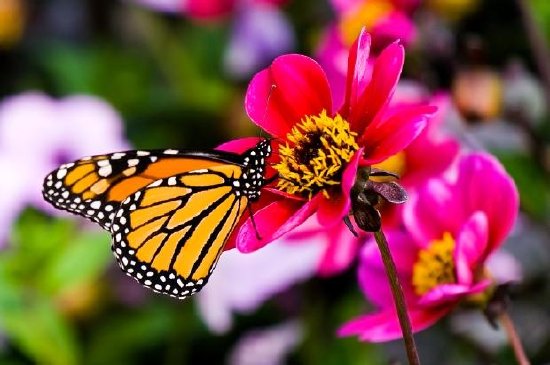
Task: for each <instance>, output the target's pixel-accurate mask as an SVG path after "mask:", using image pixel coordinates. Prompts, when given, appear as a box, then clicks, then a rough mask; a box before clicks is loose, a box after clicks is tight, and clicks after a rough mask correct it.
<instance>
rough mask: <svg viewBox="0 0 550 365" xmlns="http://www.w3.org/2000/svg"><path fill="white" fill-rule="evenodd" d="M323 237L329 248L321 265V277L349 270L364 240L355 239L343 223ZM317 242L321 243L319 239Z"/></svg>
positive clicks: (319, 270) (327, 231)
mask: <svg viewBox="0 0 550 365" xmlns="http://www.w3.org/2000/svg"><path fill="white" fill-rule="evenodd" d="M323 236H324V239H325V240H326V247H327V248H326V250H325V252H324V254H323V257H322V258H321V260H320V263H319V269H318V272H319V275H321V276H332V275H336V274H339V273H341V272H342V271H344V270H346V269H347V268H349V267H350V265H351V263H352V262H353V261H354V260H355V258H356V257H357V252H358V250H359V247H360V245H361V242H362V239H360V238H358V237H355V236H354V235H353V234H352V233H351V232H350V230H349V228H348V227H347V226H346V225H345V224H344V223H343V222H340V224H338V225H337V226H335V227H334V228H331V229H328V230H326V232H325V233H323ZM316 240H317V241H320V239H317V238H316Z"/></svg>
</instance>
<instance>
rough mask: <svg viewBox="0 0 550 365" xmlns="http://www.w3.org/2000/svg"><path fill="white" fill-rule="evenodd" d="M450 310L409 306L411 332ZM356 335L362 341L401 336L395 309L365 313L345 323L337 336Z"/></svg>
mask: <svg viewBox="0 0 550 365" xmlns="http://www.w3.org/2000/svg"><path fill="white" fill-rule="evenodd" d="M451 310H452V307H447V306H443V307H440V308H430V309H417V308H409V316H410V319H411V325H412V329H413V332H419V331H422V330H424V329H426V328H428V327H430V326H431V325H433V324H434V323H435V322H437V321H438V320H439V319H440V318H442V317H443V316H445V315H446V314H447V313H449V312H450V311H451ZM354 335H355V336H358V337H359V339H360V340H362V341H369V342H385V341H391V340H396V339H399V338H401V337H402V336H403V335H402V332H401V327H400V325H399V319H398V318H397V314H396V313H395V309H393V308H391V309H390V308H388V309H386V310H383V311H380V312H376V313H373V314H367V315H364V316H361V317H357V318H355V319H353V320H351V321H349V322H347V323H345V324H344V325H343V326H342V327H340V329H339V330H338V336H342V337H343V336H354Z"/></svg>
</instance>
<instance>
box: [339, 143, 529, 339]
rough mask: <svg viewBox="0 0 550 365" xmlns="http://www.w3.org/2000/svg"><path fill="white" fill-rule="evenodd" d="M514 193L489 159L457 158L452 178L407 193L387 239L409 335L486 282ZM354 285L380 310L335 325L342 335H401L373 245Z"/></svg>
mask: <svg viewBox="0 0 550 365" xmlns="http://www.w3.org/2000/svg"><path fill="white" fill-rule="evenodd" d="M518 208H519V201H518V192H517V189H516V187H515V184H514V182H513V180H512V179H511V177H510V176H508V175H507V173H506V171H505V170H504V168H503V167H502V166H501V165H500V163H499V162H498V161H497V160H496V159H495V158H494V157H492V156H490V155H487V154H483V153H479V154H470V155H467V156H464V157H462V158H461V159H460V161H459V164H458V166H457V171H456V176H455V179H454V180H451V179H450V178H448V179H445V180H444V179H433V180H430V181H428V182H427V183H426V184H425V185H424V186H423V187H421V188H419V189H418V190H417V191H416V192H415V193H413V194H412V196H411V199H410V201H409V203H408V204H407V205H406V207H405V209H404V213H403V214H404V219H403V221H404V225H405V228H404V229H403V230H397V229H393V230H388V231H386V235H387V237H388V242H389V245H390V249H391V251H392V253H393V256H394V260H395V262H396V265H397V270H398V275H399V276H400V280H401V284H402V286H403V290H404V293H405V297H406V301H407V304H408V310H409V315H410V317H411V321H412V326H413V331H415V332H416V331H420V330H423V329H425V328H427V327H429V326H431V325H432V324H434V323H435V322H436V321H437V320H439V319H440V318H441V317H443V316H445V315H446V314H447V313H449V312H450V311H451V310H453V308H454V307H455V306H456V305H457V304H458V303H459V302H460V301H462V300H463V299H466V298H467V297H468V296H470V295H472V294H476V293H480V292H482V291H484V290H485V289H486V288H487V287H488V286H489V285H490V284H491V280H490V279H489V276H488V275H490V274H487V273H486V267H485V264H486V260H487V258H488V256H489V255H490V254H491V253H493V252H494V251H495V250H496V249H497V248H498V247H500V245H501V244H502V242H503V241H504V239H505V238H506V236H507V235H508V233H509V232H510V230H511V228H512V226H513V224H514V221H515V219H516V217H517V213H518ZM359 282H360V285H361V287H362V289H363V291H364V293H365V295H366V297H367V298H368V299H369V300H371V301H372V302H373V303H374V304H375V305H376V306H377V307H378V311H377V312H375V313H372V314H367V315H364V316H361V317H358V318H356V319H354V320H352V321H350V322H348V323H346V324H345V325H344V326H343V327H341V328H340V330H339V334H340V335H341V336H351V335H356V336H358V337H359V338H360V339H361V340H366V341H373V342H380V341H388V340H392V339H397V338H399V337H401V330H400V326H399V322H398V319H397V316H396V312H395V307H394V304H393V299H392V296H391V293H390V289H389V285H388V281H387V277H386V273H385V270H384V265H383V264H382V259H381V257H380V253H379V250H378V248H377V246H376V244H375V243H374V242H372V241H371V242H369V243H368V244H367V245H366V246H365V248H364V250H363V252H362V257H361V264H360V268H359Z"/></svg>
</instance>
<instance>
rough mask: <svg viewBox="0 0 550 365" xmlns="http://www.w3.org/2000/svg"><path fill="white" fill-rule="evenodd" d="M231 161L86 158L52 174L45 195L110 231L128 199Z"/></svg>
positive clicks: (159, 155)
mask: <svg viewBox="0 0 550 365" xmlns="http://www.w3.org/2000/svg"><path fill="white" fill-rule="evenodd" d="M229 158H231V156H230V155H227V156H226V155H223V154H216V155H214V154H204V153H202V154H201V153H185V152H179V151H177V150H155V151H126V152H117V153H112V154H107V155H98V156H92V157H86V158H83V159H80V160H78V161H75V162H72V163H68V164H65V165H62V166H60V167H59V168H58V169H57V170H55V171H53V172H52V173H50V174H49V175H48V176H47V177H46V179H45V180H44V185H43V195H44V198H45V199H46V200H47V201H49V202H50V203H51V204H52V205H54V206H55V207H56V208H58V209H62V210H67V211H69V212H72V213H75V214H78V215H81V216H84V217H86V218H88V219H90V220H92V221H94V222H97V223H99V224H100V225H101V226H102V227H103V228H104V229H107V230H109V227H110V225H111V221H112V219H113V217H114V213H115V211H116V210H117V209H118V207H119V205H120V202H121V201H122V200H124V199H125V198H126V197H128V196H130V195H131V194H133V193H135V192H136V191H138V190H140V189H142V188H143V187H145V186H147V185H149V184H151V183H152V182H154V181H156V180H158V179H160V178H164V177H169V176H172V175H175V174H178V173H182V172H186V171H190V170H196V169H201V168H209V167H213V166H221V165H224V164H227V163H228V161H226V159H229Z"/></svg>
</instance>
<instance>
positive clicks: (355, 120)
mask: <svg viewBox="0 0 550 365" xmlns="http://www.w3.org/2000/svg"><path fill="white" fill-rule="evenodd" d="M404 60H405V50H404V49H403V46H402V45H400V44H399V42H394V43H392V44H391V45H389V46H388V47H386V48H385V49H384V50H383V51H382V52H381V53H380V55H379V56H378V58H377V59H376V61H375V63H374V66H373V69H372V77H371V79H370V82H369V84H368V86H367V87H366V88H365V91H364V92H363V93H362V94H361V95H359V96H358V100H357V102H353V100H351V102H352V104H351V105H350V114H349V116H348V122H349V123H350V124H351V128H352V130H354V131H356V132H358V133H359V135H362V134H363V131H364V130H365V128H366V127H367V126H368V125H369V123H370V122H371V121H372V120H373V119H374V118H375V116H376V115H377V114H378V113H379V112H380V111H381V110H382V109H383V108H384V107H385V106H386V105H387V104H388V103H389V101H390V99H391V97H392V95H393V92H394V90H395V86H396V85H397V81H398V80H399V77H400V75H401V70H402V69H403V62H404ZM355 86H358V85H355ZM352 94H353V91H352Z"/></svg>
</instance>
